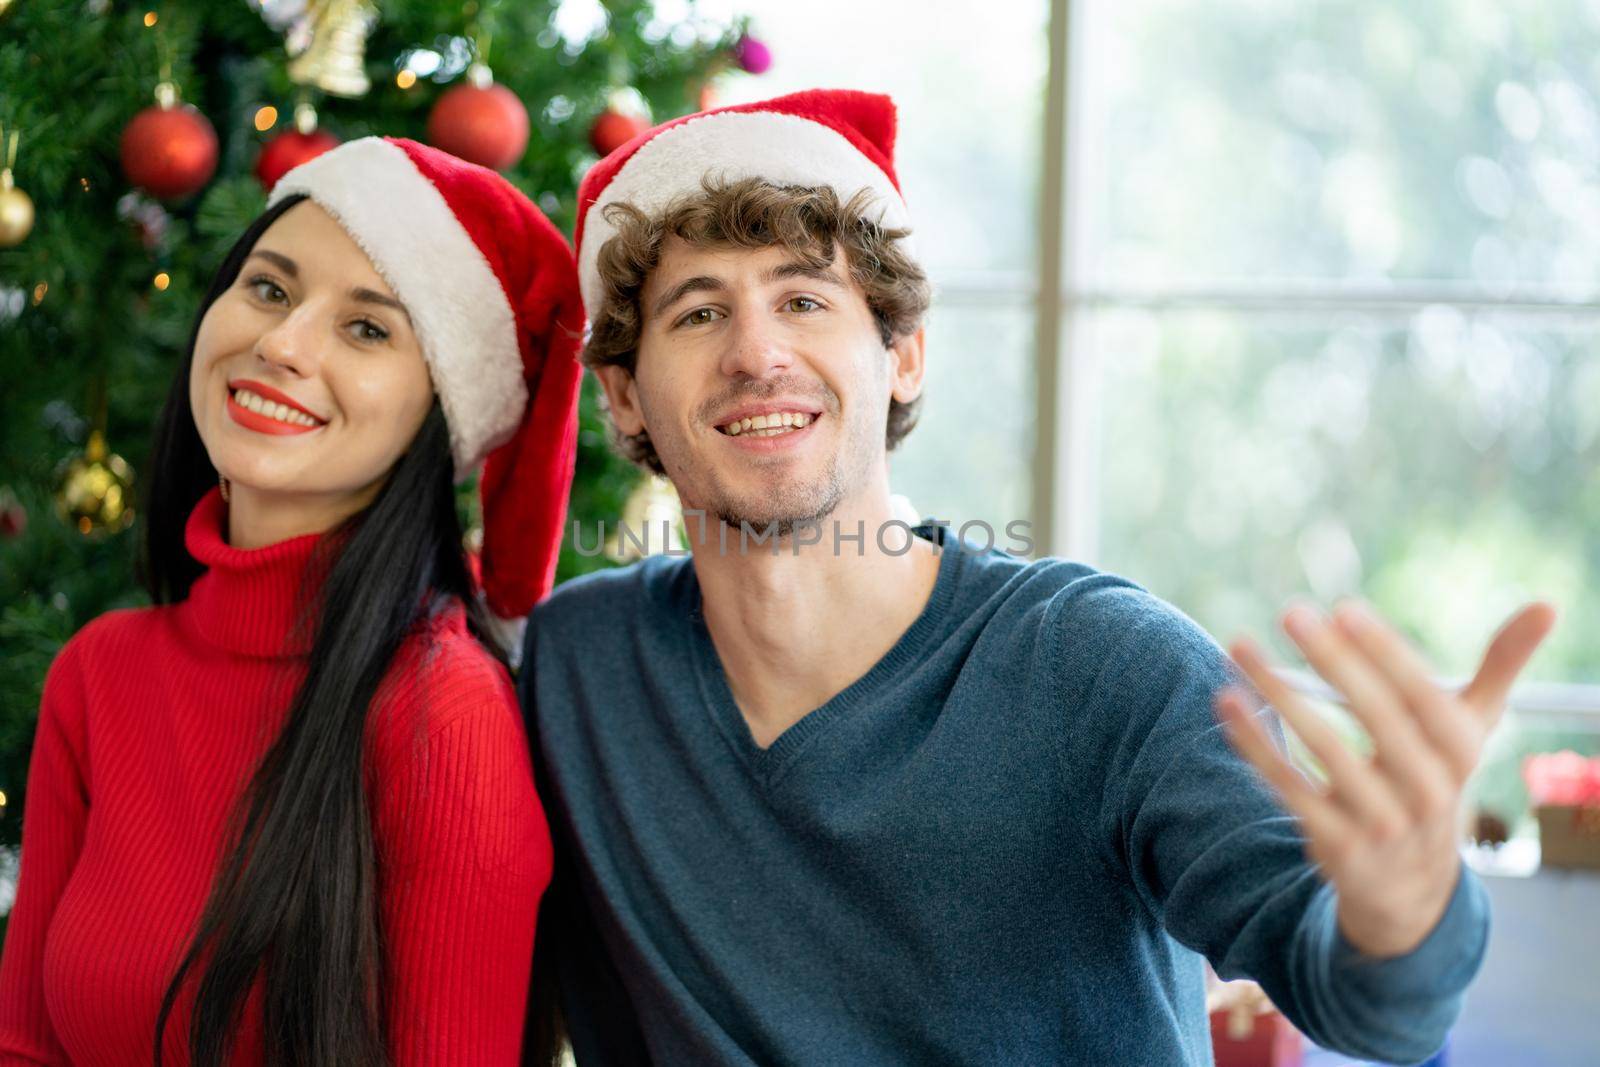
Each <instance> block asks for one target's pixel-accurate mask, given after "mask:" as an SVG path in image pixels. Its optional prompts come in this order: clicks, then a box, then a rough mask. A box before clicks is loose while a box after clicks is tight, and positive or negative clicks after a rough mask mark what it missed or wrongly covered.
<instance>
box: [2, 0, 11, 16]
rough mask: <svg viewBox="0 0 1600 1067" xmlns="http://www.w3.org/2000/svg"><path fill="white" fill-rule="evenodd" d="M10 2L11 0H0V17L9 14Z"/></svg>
mask: <svg viewBox="0 0 1600 1067" xmlns="http://www.w3.org/2000/svg"><path fill="white" fill-rule="evenodd" d="M11 4H12V0H0V19H3V18H5V17H6V16H7V15H9V14H11Z"/></svg>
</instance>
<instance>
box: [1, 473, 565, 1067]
mask: <svg viewBox="0 0 1600 1067" xmlns="http://www.w3.org/2000/svg"><path fill="white" fill-rule="evenodd" d="M225 525H226V505H225V504H224V503H223V502H222V500H221V498H220V495H219V494H218V493H217V492H216V491H213V492H212V493H211V494H209V495H208V496H207V497H206V498H205V499H204V500H202V501H201V503H200V504H199V506H198V507H197V508H196V509H195V512H194V514H193V515H192V516H191V518H190V520H189V524H188V527H187V531H186V544H187V547H188V550H189V552H190V553H191V554H192V555H193V556H194V557H195V559H197V560H198V561H199V562H200V563H201V564H203V565H204V566H205V567H206V568H207V570H206V571H205V573H204V574H203V575H202V576H201V577H200V578H199V579H198V580H197V581H196V582H195V583H194V585H193V587H192V589H191V590H190V593H189V596H188V597H187V598H186V599H185V600H183V601H182V602H180V603H178V604H175V605H170V606H161V607H153V608H140V609H133V610H127V611H116V612H111V613H109V614H107V615H104V616H102V617H100V618H99V619H96V620H95V621H94V622H92V623H90V624H89V625H88V626H86V627H84V629H83V630H82V631H81V632H80V633H78V634H77V635H76V636H75V637H73V639H72V640H71V641H70V642H68V643H67V645H66V647H65V648H63V649H62V651H61V654H60V655H59V656H58V657H57V659H56V661H55V663H54V664H53V665H52V667H51V669H50V673H49V676H48V678H47V680H46V683H45V690H44V700H43V703H42V706H41V708H40V714H39V725H38V733H37V735H36V740H35V744H34V751H33V757H32V765H31V770H30V772H29V778H28V794H27V807H26V813H25V817H24V823H23V837H22V860H21V871H20V879H19V883H18V888H17V898H16V904H15V907H14V908H13V910H12V913H11V917H10V921H9V925H8V928H7V931H6V938H5V945H4V956H3V959H0V1064H7V1065H9V1064H68V1063H71V1064H76V1065H79V1067H111V1065H122V1064H128V1065H132V1064H138V1065H140V1067H147V1065H148V1064H150V1063H151V1062H152V1055H153V1049H154V1037H155V1023H156V1015H157V1012H158V1010H159V1006H160V1002H161V998H162V995H163V993H164V992H165V990H166V987H167V984H168V982H169V980H170V978H171V975H172V974H173V972H174V968H175V965H176V963H177V961H178V959H179V958H180V957H181V956H182V954H183V952H184V950H185V949H186V947H187V945H188V943H189V940H190V938H191V936H192V935H193V932H194V929H195V924H196V921H197V919H198V917H199V915H200V912H201V910H202V908H203V907H204V904H205V901H206V898H207V895H208V893H209V891H210V888H211V885H212V882H213V880H214V878H215V877H216V874H217V871H218V869H219V865H220V860H221V857H222V855H223V849H224V847H225V844H226V840H225V839H226V836H227V831H228V826H229V818H230V816H231V814H232V812H233V810H234V806H235V804H236V803H237V802H238V799H239V797H240V796H241V794H242V793H243V791H244V789H245V788H246V786H247V784H248V782H249V779H250V776H251V774H252V773H253V772H254V770H255V768H256V767H257V765H258V764H259V762H260V760H261V757H262V756H263V754H265V752H266V751H267V749H268V748H269V747H270V745H271V744H272V742H273V740H274V739H275V737H276V736H277V734H278V732H279V730H280V729H281V727H282V725H283V722H284V720H285V716H286V713H287V710H288V706H289V702H290V699H291V698H292V695H293V693H294V691H295V688H296V687H297V686H298V685H299V683H300V682H301V680H302V679H303V678H304V676H305V671H306V664H307V660H306V652H307V650H308V649H307V645H306V639H305V638H304V636H303V628H302V627H299V626H297V623H298V621H299V619H300V617H301V616H302V614H303V609H304V605H305V602H306V593H307V589H308V586H307V583H306V578H307V569H308V565H309V564H310V563H311V560H312V555H313V551H314V549H315V548H316V546H317V542H318V537H317V535H314V534H313V535H308V536H305V537H299V538H294V539H292V540H288V541H283V542H280V543H278V544H274V545H269V546H267V547H264V548H260V549H254V550H249V551H245V550H239V549H235V548H232V547H230V546H229V545H228V544H227V543H226V542H225V540H224V534H223V531H224V527H225ZM366 758H367V783H368V796H369V800H370V804H369V807H370V810H371V816H372V820H373V829H374V836H375V841H376V846H377V853H378V867H379V890H380V899H379V907H380V922H381V924H382V932H383V937H384V940H385V945H386V959H385V966H386V968H387V970H386V979H385V989H384V1004H385V1012H386V1016H387V1019H388V1026H389V1034H390V1037H389V1040H390V1046H391V1058H392V1062H393V1063H394V1064H396V1067H408V1065H414V1064H471V1065H474V1067H479V1065H484V1067H488V1065H494V1064H511V1063H515V1062H517V1060H518V1056H519V1049H520V1044H521V1039H522V1030H523V1021H524V1011H525V1006H526V998H527V989H528V981H529V967H530V964H531V960H532V948H533V937H534V921H535V915H536V913H537V905H538V900H539V897H540V894H541V893H542V892H543V891H544V888H545V886H546V885H547V884H548V882H549V878H550V865H551V850H550V839H549V833H548V829H547V826H546V824H545V819H544V814H543V812H542V810H541V809H540V807H539V802H538V799H537V797H536V795H535V793H534V783H533V773H532V767H531V761H530V759H529V755H528V748H527V741H526V734H525V732H524V728H523V725H522V718H521V715H520V713H519V711H518V709H517V703H516V698H515V695H514V693H513V690H512V688H511V683H510V679H509V677H508V676H507V674H506V672H505V670H504V668H502V667H501V666H500V665H499V664H498V663H497V662H496V661H495V660H494V659H493V657H491V656H490V655H489V654H488V653H487V652H486V651H485V650H484V649H483V648H482V646H481V645H479V644H478V643H477V641H476V640H475V639H474V638H473V637H472V635H471V634H470V633H469V632H468V630H467V627H466V622H465V612H464V611H463V610H462V608H461V606H460V605H459V604H455V605H453V606H452V607H451V608H449V609H447V610H445V611H443V612H440V613H439V614H437V615H436V616H435V617H434V618H433V619H432V620H430V621H429V622H428V623H427V624H426V625H425V626H424V627H420V628H419V629H418V631H417V632H415V633H414V634H413V635H412V636H411V637H410V638H408V639H407V642H406V644H405V645H404V646H403V647H402V649H401V651H400V654H399V655H398V656H397V657H396V659H395V662H394V663H393V664H391V667H390V671H389V674H388V675H387V676H386V678H385V681H384V684H383V686H382V687H381V689H380V691H379V695H378V698H377V700H375V701H374V705H373V708H372V711H371V712H370V713H369V719H368V733H367V747H366ZM196 985H197V981H196V979H195V976H193V975H191V977H190V979H189V980H188V981H187V982H186V984H185V988H184V990H183V991H182V995H181V996H180V997H179V1000H178V1003H177V1007H176V1010H175V1011H174V1013H173V1015H172V1018H171V1020H170V1021H169V1023H168V1025H167V1028H166V1031H165V1038H164V1041H163V1051H164V1057H165V1062H166V1063H168V1064H177V1065H181V1064H187V1063H188V1062H189V1056H188V1050H187V1046H186V1035H187V1033H188V1028H189V1024H190V1018H191V1008H192V1005H193V997H194V992H195V988H196ZM260 993H261V987H260V984H259V982H258V983H257V986H256V989H255V992H254V994H253V995H252V996H251V998H250V1001H249V1003H248V1004H247V1006H246V1010H245V1015H244V1018H243V1020H242V1022H241V1025H240V1029H239V1031H238V1034H237V1036H236V1039H235V1041H236V1044H235V1048H236V1052H235V1055H234V1057H233V1058H232V1060H231V1062H234V1063H239V1064H257V1063H260V1062H261V1060H262V1046H261V1002H260Z"/></svg>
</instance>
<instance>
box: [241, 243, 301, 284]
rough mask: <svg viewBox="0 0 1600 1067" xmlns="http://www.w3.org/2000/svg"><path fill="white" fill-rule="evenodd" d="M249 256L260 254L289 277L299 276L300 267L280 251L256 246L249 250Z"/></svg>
mask: <svg viewBox="0 0 1600 1067" xmlns="http://www.w3.org/2000/svg"><path fill="white" fill-rule="evenodd" d="M250 255H251V256H260V257H261V258H262V259H264V260H266V261H267V262H268V263H271V264H272V265H273V266H275V267H277V268H278V269H279V270H281V271H283V273H285V274H287V275H288V276H289V277H291V278H298V277H300V268H299V266H298V265H296V263H295V261H294V260H292V259H290V258H289V257H288V256H286V255H284V254H283V253H282V252H274V251H272V250H271V249H267V248H257V249H253V250H252V251H251V252H250Z"/></svg>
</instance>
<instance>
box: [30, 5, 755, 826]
mask: <svg viewBox="0 0 1600 1067" xmlns="http://www.w3.org/2000/svg"><path fill="white" fill-rule="evenodd" d="M662 6H663V8H666V7H667V5H666V4H663V5H662ZM671 8H672V14H671V16H670V19H669V18H668V17H665V16H664V14H663V13H661V12H658V11H657V10H656V5H655V3H654V0H612V2H610V3H607V4H606V5H605V6H604V7H602V6H601V5H600V4H599V3H597V2H594V0H586V2H577V0H566V2H564V3H562V2H556V0H506V2H504V3H492V2H486V0H466V2H465V3H462V2H461V0H455V2H449V0H445V2H429V0H406V2H389V0H385V2H384V3H382V4H381V5H374V4H372V3H370V2H369V0H251V2H248V3H247V2H246V0H221V2H202V0H178V2H172V0H161V2H152V3H150V4H148V6H143V7H129V6H128V5H125V4H119V5H113V4H111V3H110V2H109V0H0V165H5V164H7V163H8V154H7V153H8V152H14V159H12V160H9V162H10V168H9V169H10V176H9V177H7V176H5V175H0V790H3V791H4V793H5V797H6V800H7V806H6V807H5V808H4V812H3V815H0V846H15V845H16V844H17V843H18V839H19V837H20V831H21V814H22V806H23V793H24V776H25V774H26V769H27V760H28V753H29V748H30V742H31V738H32V734H33V726H34V721H35V718H36V715H37V711H38V705H39V696H40V690H41V688H42V685H43V682H44V677H45V673H46V671H47V669H48V667H49V664H50V662H51V660H52V658H53V657H54V656H55V654H56V652H57V650H58V649H59V648H60V646H61V644H62V643H63V642H64V641H65V640H66V639H67V638H68V637H70V636H71V635H72V633H73V632H74V631H75V630H77V629H78V627H80V626H82V625H83V624H84V623H86V622H88V621H89V620H90V619H92V618H94V617H95V616H96V615H99V614H101V613H102V612H105V611H107V610H110V609H113V608H117V607H123V606H128V605H136V604H140V603H143V601H144V598H143V595H142V593H141V592H140V591H139V590H138V588H137V586H136V585H135V584H134V580H133V560H134V556H135V547H136V544H137V536H138V534H137V522H138V518H137V513H136V512H137V502H138V477H139V475H138V472H139V471H140V469H141V465H142V464H143V462H144V454H145V451H146V449H147V447H148V443H149V438H150V431H151V427H152V425H153V423H154V420H155V417H156V413H157V411H158V410H159V407H160V404H161V401H162V399H163V397H164V395H165V392H166V390H167V388H168V385H169V383H170V381H171V377H172V374H173V372H174V369H175V368H176V366H177V365H178V361H179V359H180V356H181V353H182V350H183V347H184V346H185V345H186V343H187V341H188V334H189V330H190V327H191V325H192V319H193V316H194V314H195V310H196V305H197V302H198V301H199V299H200V297H201V296H202V295H203V293H204V292H205V289H206V287H207V285H208V284H209V281H210V276H211V272H212V271H213V270H214V269H215V267H216V264H217V263H218V262H219V260H220V258H221V256H222V254H223V252H224V251H225V250H226V249H227V247H228V246H229V245H230V244H231V243H232V242H233V240H234V239H235V238H236V237H237V236H238V234H239V233H240V231H242V230H243V229H244V227H245V226H246V225H247V224H248V223H249V221H250V220H251V219H252V218H254V217H255V215H256V214H258V213H259V212H260V211H261V209H262V208H263V206H264V204H265V195H266V194H265V187H266V184H267V183H269V182H270V181H272V180H275V178H276V177H277V176H278V175H280V174H281V173H282V172H283V171H284V170H287V169H288V168H289V167H290V166H292V165H293V164H295V163H297V162H299V161H301V160H303V159H305V158H309V156H310V155H312V154H314V153H315V152H317V151H320V150H323V149H325V148H326V147H327V146H330V145H332V144H335V143H337V142H338V141H341V140H349V139H352V138H355V137H361V136H366V135H369V134H382V135H393V136H403V137H411V138H415V139H417V140H421V141H425V142H428V143H432V144H435V145H438V146H440V147H444V148H446V149H448V150H450V151H453V152H455V153H456V154H458V155H462V156H465V157H467V158H473V159H474V161H475V162H482V163H485V164H486V165H490V166H495V167H497V168H499V169H500V170H502V172H503V173H504V174H505V175H506V176H507V177H508V178H509V179H510V180H511V181H512V182H514V183H515V184H516V185H517V186H518V187H519V188H521V189H522V190H523V191H524V192H525V193H527V194H528V195H529V196H530V197H531V198H532V199H533V200H534V201H535V202H536V203H537V204H539V205H540V207H541V208H542V209H543V210H544V211H545V212H546V214H548V215H549V216H550V217H551V218H552V220H553V221H555V223H556V224H557V225H558V226H560V227H562V228H563V230H565V231H566V232H568V233H570V232H571V230H572V223H573V212H574V204H575V193H576V189H577V185H578V181H579V179H580V178H581V177H582V175H583V173H584V171H585V170H586V169H587V168H588V167H589V166H590V165H592V164H593V163H594V161H595V159H596V158H597V154H598V153H599V152H600V151H604V150H609V149H610V148H611V147H615V146H616V145H617V144H620V143H621V142H622V141H624V140H626V139H628V138H629V137H631V136H632V134H633V133H635V132H637V131H638V130H640V129H643V128H644V126H645V125H646V124H648V123H650V122H659V121H661V120H664V119H667V118H670V117H672V116H674V115H679V114H684V113H687V112H689V111H693V110H697V109H699V108H700V107H702V106H704V104H705V103H706V102H707V94H708V93H709V92H710V91H711V85H712V81H713V79H714V78H715V77H717V76H718V75H719V74H720V73H721V72H722V71H725V70H732V69H738V68H739V67H741V66H742V67H743V68H744V69H747V70H756V69H758V68H759V67H760V66H762V65H764V60H765V49H764V48H763V47H762V46H760V44H759V42H755V41H753V40H752V39H749V38H748V37H746V35H745V26H744V25H743V22H742V20H735V21H734V22H732V23H730V22H728V21H726V20H720V21H719V20H715V19H711V18H707V17H704V16H702V15H701V14H700V13H699V12H698V11H697V9H696V8H695V6H694V4H693V2H692V0H690V2H688V3H684V2H681V0H680V2H678V3H674V4H672V5H671ZM583 405H584V407H583V421H582V425H581V429H580V452H579V459H578V474H577V481H576V484H575V486H574V490H573V496H572V511H571V516H572V518H573V519H574V520H576V521H578V522H581V523H582V524H583V525H584V527H585V528H586V529H593V528H594V526H595V524H597V523H598V522H600V521H601V520H605V521H608V522H612V523H614V521H615V520H616V518H617V516H618V515H620V514H621V512H622V508H623V504H624V501H625V499H626V498H627V497H628V495H629V493H630V492H631V491H632V490H633V489H634V486H635V484H636V482H637V478H638V475H637V472H636V471H635V470H634V469H633V468H632V467H631V466H630V465H628V464H626V463H625V462H624V461H622V460H620V459H619V458H617V457H616V456H615V455H614V454H612V453H611V451H610V450H609V448H608V446H607V443H606V434H605V428H604V425H603V423H602V421H601V417H600V415H599V413H598V411H597V408H596V397H595V391H594V389H593V383H592V382H590V383H587V384H586V386H585V393H584V399H583ZM472 500H473V497H472V492H471V487H470V486H467V487H464V488H463V492H462V495H461V502H462V507H463V510H464V514H465V516H466V518H467V520H468V521H469V522H470V521H471V519H472V510H471V509H472ZM602 565H605V560H604V559H602V558H593V557H589V558H586V557H582V556H579V555H577V554H576V553H575V552H573V551H572V550H571V548H570V546H569V548H568V549H567V550H566V553H565V554H564V555H563V558H562V564H561V570H560V572H559V574H558V578H566V577H570V576H572V575H573V574H575V573H578V572H579V571H581V570H584V569H590V568H593V567H595V566H602Z"/></svg>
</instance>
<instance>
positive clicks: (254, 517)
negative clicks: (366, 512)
mask: <svg viewBox="0 0 1600 1067" xmlns="http://www.w3.org/2000/svg"><path fill="white" fill-rule="evenodd" d="M378 488H379V487H378V486H377V485H372V486H369V487H367V488H365V489H362V490H359V491H357V492H354V493H293V492H276V491H263V490H258V489H252V488H250V487H249V486H246V485H238V484H234V485H232V486H230V490H229V493H228V544H230V545H232V546H233V547H234V548H239V549H252V548H263V547H265V546H267V545H274V544H277V543H278V542H279V541H287V540H289V539H290V538H294V537H301V536H303V535H305V534H313V533H324V532H326V531H328V530H331V529H333V528H334V527H335V526H338V525H339V524H340V523H342V522H344V521H345V520H346V519H348V518H349V517H350V516H352V515H354V514H355V513H356V512H358V511H360V510H361V509H362V508H365V507H366V506H367V505H368V504H370V503H372V501H373V498H375V497H376V496H377V495H378Z"/></svg>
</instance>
